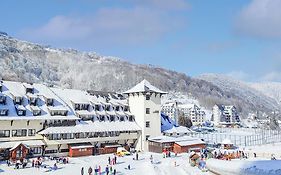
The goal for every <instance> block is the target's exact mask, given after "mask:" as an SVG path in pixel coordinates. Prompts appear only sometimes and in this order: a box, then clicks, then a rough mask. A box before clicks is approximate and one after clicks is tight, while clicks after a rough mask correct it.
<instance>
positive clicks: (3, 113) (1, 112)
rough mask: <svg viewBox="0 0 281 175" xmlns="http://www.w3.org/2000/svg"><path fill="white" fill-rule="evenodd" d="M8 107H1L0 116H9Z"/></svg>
mask: <svg viewBox="0 0 281 175" xmlns="http://www.w3.org/2000/svg"><path fill="white" fill-rule="evenodd" d="M8 112H9V110H8V109H0V116H8Z"/></svg>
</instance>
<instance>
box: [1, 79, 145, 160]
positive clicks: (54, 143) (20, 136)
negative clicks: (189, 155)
mask: <svg viewBox="0 0 281 175" xmlns="http://www.w3.org/2000/svg"><path fill="white" fill-rule="evenodd" d="M0 87H1V88H0V90H1V92H0V157H2V158H3V157H4V158H9V157H10V156H11V154H10V153H9V150H10V149H11V148H13V147H15V146H16V145H19V143H21V144H23V145H26V147H28V148H29V151H28V154H27V156H28V157H33V156H40V155H53V156H67V155H69V152H75V153H73V155H87V154H103V153H111V152H116V149H117V147H119V146H124V147H126V148H128V149H129V148H135V146H136V144H137V140H138V139H139V138H140V136H141V130H142V128H141V127H140V126H139V125H138V124H137V122H136V120H135V116H134V115H133V114H132V113H131V112H130V106H129V105H128V101H127V99H126V98H124V96H122V95H120V94H116V93H99V92H94V93H90V92H89V93H88V92H85V91H81V90H73V89H61V88H50V87H47V86H45V85H43V84H27V83H20V82H10V81H2V82H1V86H0ZM19 148H20V147H19ZM89 148H91V149H90V151H89ZM85 150H87V152H86V153H87V154H85ZM23 151H24V150H21V149H19V150H15V153H16V154H13V156H14V155H15V157H12V158H13V159H18V158H21V157H22V156H23V155H25V154H24V153H23Z"/></svg>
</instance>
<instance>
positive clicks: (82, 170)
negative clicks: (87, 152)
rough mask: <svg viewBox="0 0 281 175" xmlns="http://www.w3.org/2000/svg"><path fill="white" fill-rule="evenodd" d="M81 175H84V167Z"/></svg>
mask: <svg viewBox="0 0 281 175" xmlns="http://www.w3.org/2000/svg"><path fill="white" fill-rule="evenodd" d="M81 175H84V167H82V168H81Z"/></svg>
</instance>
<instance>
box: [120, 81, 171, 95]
mask: <svg viewBox="0 0 281 175" xmlns="http://www.w3.org/2000/svg"><path fill="white" fill-rule="evenodd" d="M135 92H156V93H160V94H167V92H164V91H161V90H160V89H158V88H157V87H155V86H152V85H151V84H150V83H149V82H148V81H147V80H143V81H142V82H140V83H139V84H137V85H136V86H134V87H133V88H131V89H129V90H127V91H125V92H123V93H124V94H130V93H135Z"/></svg>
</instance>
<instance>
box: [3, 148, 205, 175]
mask: <svg viewBox="0 0 281 175" xmlns="http://www.w3.org/2000/svg"><path fill="white" fill-rule="evenodd" d="M150 155H153V162H154V163H153V164H152V163H151V162H150ZM109 156H110V157H111V158H113V154H108V155H100V156H89V157H79V158H70V159H69V164H57V165H58V169H57V170H51V167H53V164H54V163H55V161H51V160H50V161H45V162H44V163H43V164H46V165H47V166H48V168H40V169H36V168H32V167H30V166H31V164H30V163H29V164H28V166H27V168H26V169H18V170H15V169H14V166H12V167H8V166H7V165H6V164H5V163H2V164H1V165H0V169H1V170H2V173H1V171H0V174H1V175H10V174H13V175H30V174H36V175H47V174H52V175H62V174H66V175H67V174H68V175H80V172H81V168H82V167H84V169H85V171H84V174H85V175H87V171H88V168H89V167H90V166H91V167H92V168H93V169H94V168H95V166H96V165H100V166H101V169H102V171H103V172H104V171H105V167H106V165H108V157H109ZM134 158H135V155H131V156H126V157H118V158H117V164H116V165H114V166H113V169H116V170H117V174H118V175H144V174H145V175H173V174H174V175H201V174H202V175H208V174H209V173H208V172H202V171H201V170H199V169H198V168H196V167H191V166H190V165H189V163H188V155H187V154H181V155H178V156H177V157H174V156H172V157H170V158H163V157H162V154H156V153H139V160H137V161H136V160H133V159H134ZM175 162H176V166H175ZM129 164H130V166H131V170H128V169H127V167H128V165H129ZM48 170H49V172H46V171H48ZM103 174H105V173H103Z"/></svg>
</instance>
